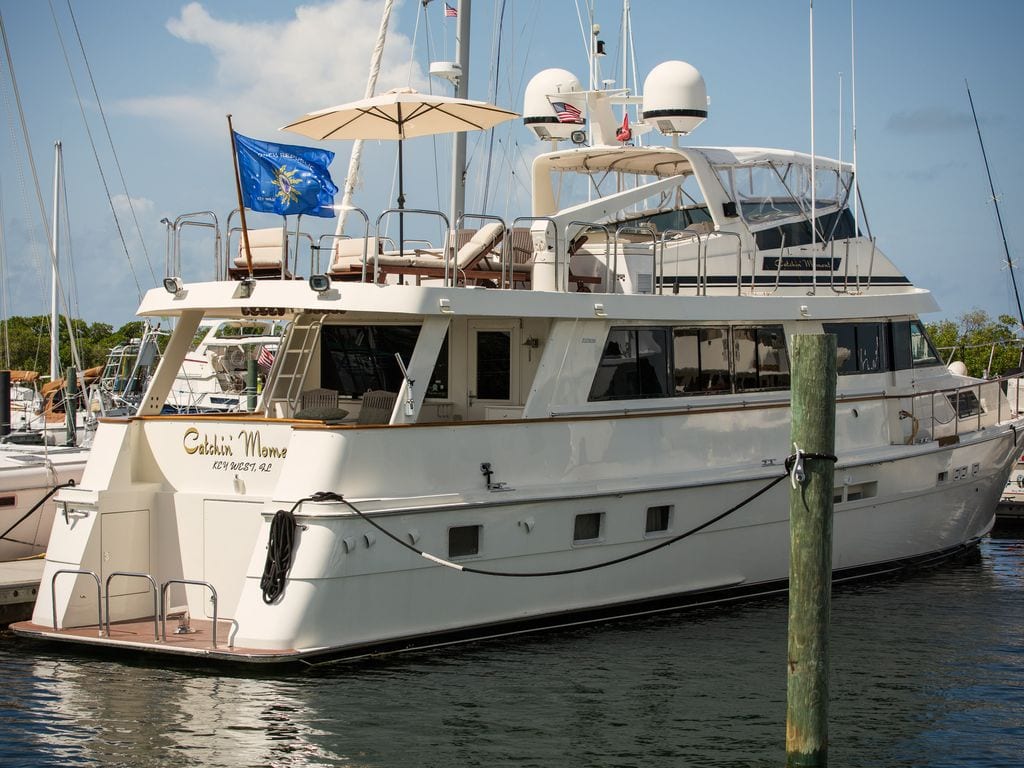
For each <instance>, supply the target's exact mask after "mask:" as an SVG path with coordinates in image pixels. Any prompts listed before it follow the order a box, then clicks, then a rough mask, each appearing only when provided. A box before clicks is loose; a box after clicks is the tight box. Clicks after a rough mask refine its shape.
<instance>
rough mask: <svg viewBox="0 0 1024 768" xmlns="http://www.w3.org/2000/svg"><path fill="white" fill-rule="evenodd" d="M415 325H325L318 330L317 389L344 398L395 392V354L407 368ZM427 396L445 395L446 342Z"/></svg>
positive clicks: (398, 380) (399, 376) (397, 378)
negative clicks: (369, 392)
mask: <svg viewBox="0 0 1024 768" xmlns="http://www.w3.org/2000/svg"><path fill="white" fill-rule="evenodd" d="M419 334H420V328H419V326H418V325H325V326H324V327H323V328H321V329H320V344H321V348H320V386H322V387H326V388H327V389H333V390H336V391H337V392H338V394H340V395H343V396H346V397H362V396H363V393H365V392H366V391H367V390H371V389H383V390H387V391H388V392H397V391H398V390H399V388H400V387H401V385H402V370H401V368H399V367H398V361H397V360H395V353H396V352H397V353H398V354H399V355H401V357H402V362H403V363H404V364H405V365H409V361H410V360H411V359H412V351H413V349H414V348H415V347H416V340H417V338H419ZM428 394H429V395H430V396H431V397H446V396H447V394H448V340H447V338H446V339H445V342H444V344H443V345H442V348H441V352H440V354H439V355H438V361H437V365H435V367H434V372H433V375H432V376H431V377H430V386H429V390H428Z"/></svg>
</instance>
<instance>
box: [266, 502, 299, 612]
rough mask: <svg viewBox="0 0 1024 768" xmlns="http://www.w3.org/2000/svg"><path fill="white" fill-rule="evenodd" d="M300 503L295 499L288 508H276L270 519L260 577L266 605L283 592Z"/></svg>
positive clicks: (290, 563) (290, 560)
mask: <svg viewBox="0 0 1024 768" xmlns="http://www.w3.org/2000/svg"><path fill="white" fill-rule="evenodd" d="M301 503H302V501H301V500H300V501H297V502H296V503H295V506H293V507H292V508H291V509H290V510H284V509H279V510H277V512H275V513H274V519H273V520H271V521H270V537H269V540H268V541H267V560H266V562H265V563H264V565H263V578H261V579H260V589H262V590H263V602H264V603H266V604H267V605H270V604H271V603H274V602H276V601H277V599H278V598H279V597H281V595H282V594H283V593H284V583H285V581H286V580H287V578H288V570H289V569H290V568H291V567H292V554H293V553H294V551H295V514H294V512H295V509H296V507H298V506H299V504H301Z"/></svg>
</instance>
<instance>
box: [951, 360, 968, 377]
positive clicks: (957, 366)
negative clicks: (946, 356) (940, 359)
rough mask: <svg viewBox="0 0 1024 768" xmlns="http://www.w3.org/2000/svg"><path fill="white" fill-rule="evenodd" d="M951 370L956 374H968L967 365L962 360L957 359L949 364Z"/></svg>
mask: <svg viewBox="0 0 1024 768" xmlns="http://www.w3.org/2000/svg"><path fill="white" fill-rule="evenodd" d="M949 372H950V373H952V374H953V375H955V376H966V375H967V366H966V365H964V364H963V363H962V362H961V361H960V360H956V361H954V362H952V363H950V364H949Z"/></svg>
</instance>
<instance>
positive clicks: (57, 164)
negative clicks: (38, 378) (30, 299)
mask: <svg viewBox="0 0 1024 768" xmlns="http://www.w3.org/2000/svg"><path fill="white" fill-rule="evenodd" d="M53 149H54V159H53V239H52V241H51V243H50V247H51V248H52V249H53V265H52V271H51V277H50V381H56V380H57V379H59V378H60V375H61V374H60V341H59V339H60V336H59V331H60V315H59V313H58V312H57V299H58V297H57V291H58V283H59V281H60V274H59V273H58V267H59V265H60V246H59V243H60V183H61V145H60V142H59V141H58V142H55V143H54V145H53Z"/></svg>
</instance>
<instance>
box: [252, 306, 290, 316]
mask: <svg viewBox="0 0 1024 768" xmlns="http://www.w3.org/2000/svg"><path fill="white" fill-rule="evenodd" d="M284 313H285V309H284V307H242V315H243V316H247V317H284Z"/></svg>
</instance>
